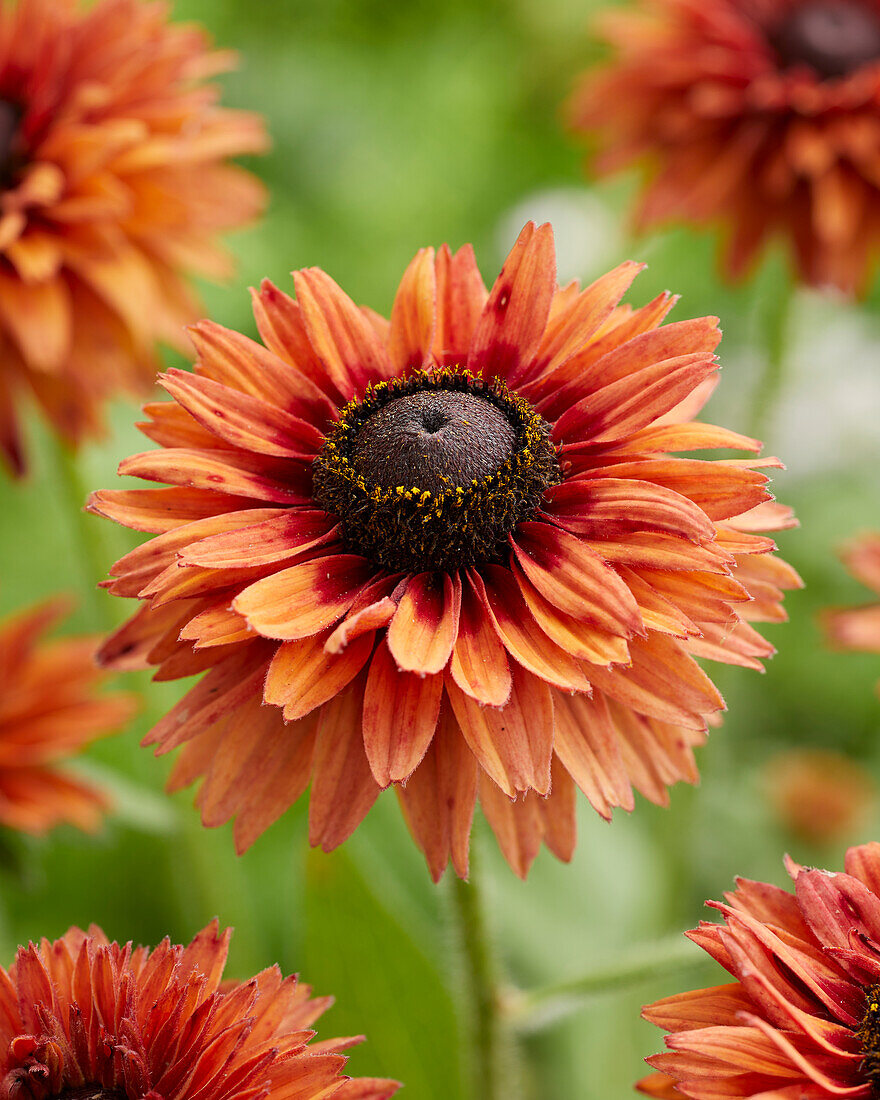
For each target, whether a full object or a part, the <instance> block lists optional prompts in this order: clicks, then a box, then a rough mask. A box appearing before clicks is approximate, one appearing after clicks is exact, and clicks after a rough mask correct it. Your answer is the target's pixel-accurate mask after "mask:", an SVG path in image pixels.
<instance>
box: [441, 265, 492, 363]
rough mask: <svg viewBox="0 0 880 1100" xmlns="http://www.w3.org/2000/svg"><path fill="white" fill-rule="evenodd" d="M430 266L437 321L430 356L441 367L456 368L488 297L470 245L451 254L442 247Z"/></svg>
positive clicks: (464, 358) (468, 346) (469, 342)
mask: <svg viewBox="0 0 880 1100" xmlns="http://www.w3.org/2000/svg"><path fill="white" fill-rule="evenodd" d="M434 266H435V271H436V296H437V317H436V328H435V331H434V347H433V354H434V358H435V360H436V361H437V362H438V363H439V364H441V365H442V366H458V365H459V364H461V363H465V362H467V357H468V349H469V348H470V345H471V340H472V338H473V335H474V330H475V329H476V327H477V322H478V321H479V319H480V315H481V313H482V312H483V307H484V306H485V304H486V299H487V297H488V293H487V291H486V287H485V285H484V284H483V279H482V276H481V275H480V271H479V268H478V267H477V261H476V259H475V257H474V250H473V248H472V247H471V245H469V244H466V245H464V246H463V247H462V248H460V249H459V250H458V251H457V252H455V253H452V252H450V250H449V246H448V245H445V244H444V245H443V246H442V247H441V248H440V249H439V250H438V252H437V258H436V260H435V264H434Z"/></svg>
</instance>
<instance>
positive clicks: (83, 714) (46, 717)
mask: <svg viewBox="0 0 880 1100" xmlns="http://www.w3.org/2000/svg"><path fill="white" fill-rule="evenodd" d="M67 610H68V605H67V603H66V602H65V601H64V600H61V599H55V600H51V601H48V602H47V603H44V604H41V605H40V606H38V607H34V608H30V609H29V610H27V611H23V612H19V613H18V614H17V615H13V616H12V617H10V618H7V619H4V620H2V621H0V683H2V684H3V690H2V692H0V824H2V825H5V826H7V827H8V828H11V829H20V830H21V831H23V832H26V833H44V832H46V831H47V830H48V829H51V828H52V827H53V826H54V825H57V824H59V823H61V822H69V823H70V824H72V825H76V826H77V827H78V828H80V829H85V830H87V831H92V830H94V829H96V828H97V827H98V825H99V823H100V820H101V814H102V811H103V810H104V809H105V808H106V802H105V799H104V797H103V795H101V794H100V793H99V792H98V791H95V790H93V789H92V787H90V786H89V785H87V784H85V783H83V782H82V781H81V780H79V779H75V778H73V777H72V776H70V775H68V774H67V773H66V772H64V771H62V770H59V768H58V767H57V765H58V763H59V762H60V761H63V760H65V759H66V758H67V757H69V756H70V755H71V754H72V753H74V752H76V751H77V750H78V749H80V748H82V746H84V745H87V744H88V743H89V742H90V741H94V740H95V739H96V738H98V737H105V736H106V735H107V734H109V733H112V732H115V731H116V730H118V729H119V728H120V727H121V726H123V725H125V723H126V722H127V721H128V719H129V718H130V717H131V715H132V714H133V712H134V709H135V703H134V696H132V695H129V694H124V693H121V692H117V693H116V694H115V695H98V694H96V691H95V688H96V686H97V685H98V684H99V683H100V682H101V681H102V680H104V679H105V675H104V674H103V673H102V672H101V670H100V669H99V668H98V667H97V666H96V664H95V648H96V646H97V643H98V639H97V638H92V637H76V638H62V639H59V640H58V641H53V642H45V641H43V635H44V634H45V633H46V631H47V630H48V629H49V628H50V627H51V626H52V625H53V624H54V623H56V622H57V621H58V620H59V619H60V618H61V617H62V616H63V615H64V614H65V613H66V612H67Z"/></svg>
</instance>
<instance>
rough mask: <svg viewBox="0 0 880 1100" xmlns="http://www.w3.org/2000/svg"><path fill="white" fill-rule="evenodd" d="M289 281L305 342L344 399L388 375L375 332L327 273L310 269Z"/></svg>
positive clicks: (387, 363) (389, 368)
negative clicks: (297, 304)
mask: <svg viewBox="0 0 880 1100" xmlns="http://www.w3.org/2000/svg"><path fill="white" fill-rule="evenodd" d="M293 281H294V285H295V286H296V297H297V301H298V302H299V305H300V309H301V310H302V318H303V322H304V324H305V328H306V332H307V334H308V337H309V342H310V343H311V345H312V347H313V348H314V349H315V352H316V354H317V355H318V357H319V358H320V360H321V362H322V363H323V364H324V369H325V370H326V371H327V374H328V375H329V376H330V378H331V379H332V380H333V384H334V385H335V386H336V388H337V389H338V390H339V392H340V393H341V394H342V396H343V397H344V398H345V399H346V400H348V401H350V400H351V399H352V398H353V397H354V396H355V395H357V396H360V395H362V394H363V393H364V391H365V390H366V388H367V386H368V385H369V384H370V383H371V382H372V383H376V382H381V381H382V380H383V379H386V378H390V377H391V376H392V374H393V368H392V365H391V361H390V359H389V357H388V352H387V351H386V350H385V348H384V347H383V346H382V344H381V343H380V342H379V338H378V337H377V335H376V332H375V329H374V328H373V326H372V325H371V324H370V323H369V321H368V320H367V319H366V318H365V317H364V315H363V314H362V313H361V311H360V310H359V309H358V307H357V306H356V305H355V304H354V302H353V301H352V300H351V298H349V296H348V295H347V294H346V293H345V292H344V291H343V290H341V289H340V287H339V286H338V285H337V284H336V283H335V282H334V281H333V280H332V279H331V278H330V276H329V275H326V274H325V273H324V272H323V271H321V270H320V268H317V267H311V268H307V269H305V270H304V271H295V272H294V273H293Z"/></svg>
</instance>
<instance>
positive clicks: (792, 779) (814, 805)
mask: <svg viewBox="0 0 880 1100" xmlns="http://www.w3.org/2000/svg"><path fill="white" fill-rule="evenodd" d="M764 779H765V781H766V787H767V795H768V798H769V801H770V803H771V805H772V806H773V808H774V810H775V811H776V816H777V817H778V818H779V820H780V821H781V823H782V824H783V825H784V826H785V828H786V829H788V830H789V831H790V832H792V833H794V834H795V836H797V837H799V838H800V839H802V840H806V841H807V842H808V843H810V844H828V843H830V842H831V841H833V840H839V839H840V838H841V837H845V836H846V834H847V833H851V832H852V830H853V829H854V828H855V827H856V826H857V825H858V824H859V822H861V821H862V819H863V818H864V817H865V814H866V812H867V810H868V809H869V807H872V806H873V805H874V803H875V799H876V793H875V790H874V784H873V783H872V782H871V777H870V776H869V775H868V773H867V772H866V771H865V770H864V769H863V768H861V767H860V766H859V765H858V764H856V763H855V762H854V761H852V760H850V759H848V758H847V757H846V756H844V755H843V754H842V753H839V752H832V751H830V750H828V749H789V750H787V751H785V752H781V753H778V754H777V755H776V756H774V757H773V758H772V759H771V760H769V761H768V763H767V766H766V768H765V769H764Z"/></svg>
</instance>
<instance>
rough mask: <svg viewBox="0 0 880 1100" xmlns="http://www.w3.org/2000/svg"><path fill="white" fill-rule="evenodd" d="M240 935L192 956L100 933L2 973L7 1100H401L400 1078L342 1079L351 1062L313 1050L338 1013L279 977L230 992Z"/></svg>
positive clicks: (74, 933) (208, 941)
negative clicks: (230, 961)
mask: <svg viewBox="0 0 880 1100" xmlns="http://www.w3.org/2000/svg"><path fill="white" fill-rule="evenodd" d="M229 937H230V930H229V929H227V930H226V931H225V932H221V931H220V928H219V926H218V924H217V922H216V921H214V922H213V923H212V924H209V925H208V927H207V928H204V929H203V930H202V931H201V932H199V934H198V935H197V936H196V937H195V939H194V940H193V941H192V943H191V944H190V945H189V946H188V947H181V946H178V945H172V944H171V942H170V941H169V940H168V939H165V940H164V941H163V942H162V943H160V944H159V946H158V947H157V948H155V950H153V951H149V950H148V949H147V948H144V947H137V948H134V949H133V948H132V945H131V944H130V943H127V944H125V945H124V946H120V944H118V943H115V942H114V943H110V942H109V941H108V940H107V937H106V936H105V935H104V933H103V932H102V931H101V929H100V928H98V927H96V926H95V925H92V926H91V928H90V929H89V931H88V932H87V933H86V932H83V931H82V930H81V929H80V928H71V929H70V930H69V931H68V932H66V933H65V934H64V935H63V936H62V937H61V939H59V940H55V941H54V942H51V943H50V942H49V940H46V939H43V940H41V941H40V943H39V944H38V945H37V944H33V943H31V944H29V945H28V946H27V947H20V948H19V949H18V954H17V955H16V958H15V962H14V963H13V964H12V966H11V967H10V968H9V971H8V972H7V971H5V970H3V969H2V968H0V1003H2V1010H3V1011H2V1025H0V1027H2V1030H0V1049H2V1052H3V1064H2V1073H3V1079H2V1085H0V1095H2V1098H3V1100H60V1098H64V1100H194V1098H195V1097H198V1098H199V1100H258V1098H260V1097H266V1098H268V1100H271V1098H272V1097H276V1096H277V1097H279V1098H280V1097H294V1096H295V1097H297V1098H298V1100H299V1098H301V1100H319V1098H320V1100H324V1098H329V1097H331V1096H333V1097H336V1098H337V1100H387V1098H388V1097H390V1096H392V1095H393V1094H394V1093H395V1092H396V1091H397V1088H398V1086H397V1083H396V1082H394V1081H382V1080H378V1079H375V1078H371V1079H366V1078H361V1079H358V1080H351V1079H349V1078H346V1077H343V1076H341V1070H342V1067H343V1066H344V1064H345V1057H344V1056H343V1055H342V1053H341V1051H343V1050H345V1049H346V1048H348V1047H350V1046H353V1045H355V1044H356V1043H358V1042H360V1041H361V1039H362V1038H363V1037H362V1036H360V1037H356V1038H353V1039H325V1040H323V1041H321V1042H319V1043H312V1042H311V1040H312V1039H313V1037H314V1035H315V1032H314V1031H313V1030H312V1024H313V1023H314V1022H315V1020H317V1018H318V1017H319V1016H320V1015H321V1013H322V1012H324V1011H325V1010H326V1009H327V1007H328V1006H329V1005H330V1004H331V1003H332V998H330V997H320V998H314V999H313V998H312V996H311V992H312V991H311V989H310V988H309V987H308V986H307V985H302V984H300V983H299V982H298V981H297V979H296V977H289V978H283V977H282V976H281V972H280V971H279V969H278V967H277V966H273V967H269V968H268V969H267V970H264V971H262V972H261V973H260V974H258V975H257V976H256V977H255V978H251V979H250V980H249V981H246V982H241V983H239V982H231V981H228V980H227V981H222V976H223V967H224V965H225V963H226V952H227V948H228V945H229Z"/></svg>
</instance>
